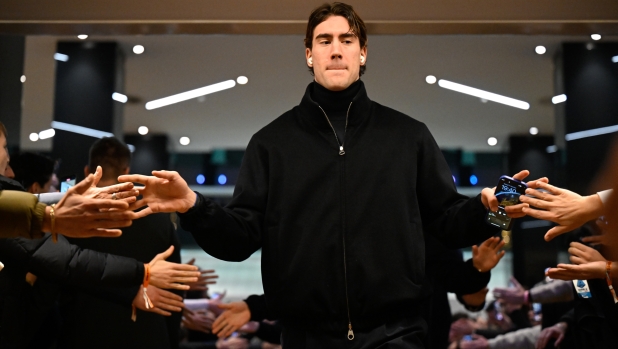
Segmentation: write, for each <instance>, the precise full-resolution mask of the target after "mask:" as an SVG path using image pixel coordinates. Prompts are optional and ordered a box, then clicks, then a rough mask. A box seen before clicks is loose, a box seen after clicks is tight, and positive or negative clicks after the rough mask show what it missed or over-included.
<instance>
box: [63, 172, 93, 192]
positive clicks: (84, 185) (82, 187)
mask: <svg viewBox="0 0 618 349" xmlns="http://www.w3.org/2000/svg"><path fill="white" fill-rule="evenodd" d="M93 183H94V175H93V174H92V173H91V174H89V175H88V176H87V177H86V178H85V179H84V180H83V181H81V182H79V183H77V184H76V185H74V186H72V187H71V188H69V190H67V194H66V195H65V197H67V196H69V195H71V194H79V195H82V194H84V193H85V192H86V190H88V188H90V187H92V185H93Z"/></svg>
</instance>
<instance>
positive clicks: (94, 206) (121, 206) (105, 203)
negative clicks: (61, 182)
mask: <svg viewBox="0 0 618 349" xmlns="http://www.w3.org/2000/svg"><path fill="white" fill-rule="evenodd" d="M73 188H75V187H73ZM84 201H85V206H86V208H88V209H90V210H99V209H102V208H103V209H105V208H114V209H118V210H126V209H128V208H129V204H128V203H126V202H124V201H119V200H112V199H88V200H84Z"/></svg>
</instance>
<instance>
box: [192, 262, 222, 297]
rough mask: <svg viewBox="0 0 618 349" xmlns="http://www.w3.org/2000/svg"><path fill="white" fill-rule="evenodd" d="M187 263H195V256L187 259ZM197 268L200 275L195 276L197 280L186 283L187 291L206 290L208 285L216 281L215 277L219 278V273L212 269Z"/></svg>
mask: <svg viewBox="0 0 618 349" xmlns="http://www.w3.org/2000/svg"><path fill="white" fill-rule="evenodd" d="M187 264H188V265H195V258H193V259H191V260H190V261H188V262H187ZM198 270H199V271H200V276H199V277H198V278H197V281H196V282H188V283H187V285H188V286H189V291H207V290H208V285H214V284H216V283H217V280H216V279H218V278H219V275H217V274H215V271H214V270H213V269H210V270H201V269H199V267H198Z"/></svg>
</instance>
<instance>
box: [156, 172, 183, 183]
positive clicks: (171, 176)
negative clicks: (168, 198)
mask: <svg viewBox="0 0 618 349" xmlns="http://www.w3.org/2000/svg"><path fill="white" fill-rule="evenodd" d="M152 175H153V176H155V177H158V178H163V179H167V180H170V181H171V180H174V179H178V177H180V176H179V175H178V172H176V171H152Z"/></svg>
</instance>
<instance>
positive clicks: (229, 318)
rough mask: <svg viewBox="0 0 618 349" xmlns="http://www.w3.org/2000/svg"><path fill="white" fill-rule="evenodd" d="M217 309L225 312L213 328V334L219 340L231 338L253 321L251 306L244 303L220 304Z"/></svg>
mask: <svg viewBox="0 0 618 349" xmlns="http://www.w3.org/2000/svg"><path fill="white" fill-rule="evenodd" d="M217 307H219V308H220V309H223V310H224V312H223V313H221V315H219V317H218V318H217V320H215V323H214V324H213V326H212V333H214V334H216V335H217V336H218V337H219V338H226V337H229V336H230V335H231V334H232V333H234V332H235V331H236V330H238V329H239V328H241V327H242V326H243V325H244V324H246V323H247V322H249V320H250V319H251V312H250V311H249V306H247V303H245V302H243V301H240V302H232V303H228V304H219V305H217Z"/></svg>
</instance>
